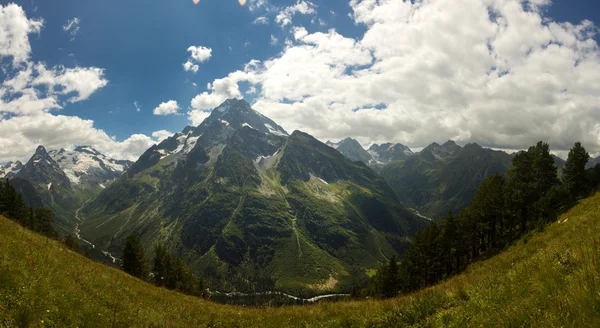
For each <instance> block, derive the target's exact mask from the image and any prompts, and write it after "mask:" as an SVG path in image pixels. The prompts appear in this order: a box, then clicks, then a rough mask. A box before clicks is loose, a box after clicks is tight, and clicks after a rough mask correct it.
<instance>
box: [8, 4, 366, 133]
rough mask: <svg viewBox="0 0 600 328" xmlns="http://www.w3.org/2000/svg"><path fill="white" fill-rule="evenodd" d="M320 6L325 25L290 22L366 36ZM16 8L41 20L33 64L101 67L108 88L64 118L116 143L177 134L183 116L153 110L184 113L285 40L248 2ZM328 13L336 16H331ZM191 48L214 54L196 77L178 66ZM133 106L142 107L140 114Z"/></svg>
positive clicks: (340, 9)
mask: <svg viewBox="0 0 600 328" xmlns="http://www.w3.org/2000/svg"><path fill="white" fill-rule="evenodd" d="M2 2H4V3H7V2H5V1H2ZM2 2H0V3H2ZM330 2H331V1H330ZM317 3H318V5H319V11H318V15H317V17H319V18H320V19H322V20H324V21H325V22H327V25H326V26H321V25H320V24H319V23H318V22H316V21H315V22H314V23H311V20H312V19H313V17H314V16H308V17H299V18H298V19H297V20H295V21H297V22H298V23H299V24H302V25H303V26H306V28H307V29H308V30H309V31H310V32H315V31H326V30H327V29H329V28H332V27H335V28H336V29H338V30H340V32H342V31H343V33H344V35H347V36H353V37H358V36H359V35H360V34H361V33H363V32H364V27H359V26H356V25H354V24H353V23H352V21H351V20H350V18H349V17H348V13H349V12H350V7H349V6H348V4H347V3H344V2H337V1H336V2H335V4H333V2H332V3H330V4H328V3H327V2H323V3H320V2H315V4H317ZM20 4H21V5H22V6H23V8H24V9H25V11H26V12H27V14H28V16H30V17H43V19H44V20H45V26H44V29H43V31H42V32H41V34H40V36H39V37H37V36H34V37H33V38H31V46H32V50H33V51H32V59H34V60H36V61H45V62H46V63H47V64H48V66H54V65H65V66H75V65H79V66H95V67H100V68H103V69H105V76H106V78H107V79H108V80H109V84H108V86H106V87H105V88H103V89H102V90H100V91H98V92H97V93H96V94H94V95H93V96H92V97H90V99H88V100H87V101H85V102H81V103H76V104H72V105H69V106H68V107H66V108H65V109H64V110H63V111H62V113H63V114H65V115H77V116H80V117H83V118H87V119H92V120H94V122H95V126H96V127H98V128H100V129H104V130H106V131H107V132H108V133H109V134H110V135H114V136H116V137H117V138H118V139H125V138H127V137H129V136H130V135H131V134H132V133H144V134H148V135H150V134H151V133H152V132H153V131H156V130H163V129H164V130H168V131H173V132H177V131H181V130H182V129H183V128H184V127H185V126H186V125H187V124H189V121H188V119H187V117H186V116H185V115H173V116H155V115H152V110H153V109H154V108H155V107H157V106H158V105H159V104H160V103H162V102H166V101H168V100H176V101H177V102H178V104H179V105H180V107H182V109H187V108H188V107H189V105H190V100H191V99H192V98H193V97H194V96H195V95H196V94H198V93H199V92H201V91H204V90H205V89H206V84H207V83H209V82H212V81H213V80H214V79H216V78H220V77H223V76H225V75H227V74H228V73H229V72H231V71H235V70H237V69H239V68H241V67H243V66H244V64H246V63H247V62H248V61H250V60H251V59H267V58H270V57H272V56H275V55H276V54H277V53H278V52H279V51H281V49H282V47H283V43H282V42H281V41H280V42H279V43H278V44H276V45H272V44H271V35H274V36H275V37H277V38H279V39H281V40H283V39H284V38H285V37H286V33H284V31H283V30H282V29H281V28H280V27H279V26H278V25H277V24H276V23H275V22H274V21H273V18H274V17H275V15H276V12H272V13H270V14H269V13H267V11H265V10H263V9H256V10H254V11H251V10H249V4H246V5H245V6H240V4H239V3H238V2H237V1H236V0H230V1H215V0H203V1H200V3H199V4H198V5H195V4H194V3H193V2H192V1H191V0H190V1H141V0H133V1H117V0H107V1H80V0H71V1H58V2H55V1H31V2H22V3H20ZM291 4H293V2H291V1H277V2H275V1H273V2H272V5H274V6H281V7H285V6H286V5H291ZM332 5H333V6H332ZM36 8H37V10H35V9H36ZM331 10H333V11H334V12H336V14H335V16H334V15H332V14H331V12H330V11H331ZM259 16H267V17H269V18H270V23H269V24H267V25H259V24H252V23H253V21H254V20H255V19H256V17H259ZM74 17H77V18H79V21H80V23H79V26H80V29H79V31H78V33H77V34H76V35H75V38H74V40H71V35H70V34H69V33H65V31H64V30H63V26H64V25H65V24H66V22H67V21H68V20H69V19H72V18H74ZM191 45H198V46H204V47H209V48H211V49H212V58H211V59H210V61H208V62H207V63H204V64H201V65H200V69H199V71H198V73H196V74H194V73H191V72H185V71H184V70H183V69H182V64H183V63H184V62H186V60H187V58H188V55H189V53H188V52H187V51H186V50H187V48H188V47H189V46H191ZM192 83H196V85H197V86H196V87H194V86H193V85H192ZM250 98H251V97H250ZM249 100H251V99H249ZM134 101H137V102H138V104H139V106H140V107H141V111H140V112H139V113H138V112H137V111H136V108H135V106H134ZM183 112H184V111H182V113H183Z"/></svg>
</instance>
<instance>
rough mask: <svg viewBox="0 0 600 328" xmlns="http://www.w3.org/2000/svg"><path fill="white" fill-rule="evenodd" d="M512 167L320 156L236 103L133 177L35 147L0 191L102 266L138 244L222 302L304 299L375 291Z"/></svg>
mask: <svg viewBox="0 0 600 328" xmlns="http://www.w3.org/2000/svg"><path fill="white" fill-rule="evenodd" d="M513 156H514V154H507V153H505V152H501V151H494V150H491V149H486V148H483V147H480V146H479V145H477V144H468V145H465V146H464V147H461V146H459V145H457V144H456V143H454V142H453V141H448V142H446V143H444V144H442V145H440V144H437V143H432V144H431V145H429V146H427V147H425V148H424V149H423V150H421V151H419V152H413V151H411V150H410V149H409V148H408V147H406V146H404V145H402V144H399V143H396V144H393V143H385V144H382V145H377V144H373V145H371V146H370V147H369V148H368V149H367V150H365V149H364V148H363V147H362V145H361V144H360V143H359V142H358V141H356V140H354V139H352V138H346V139H344V140H342V141H340V142H338V143H332V142H327V144H324V143H322V142H320V141H318V140H317V139H315V138H313V137H312V136H310V135H308V134H306V133H303V132H301V131H294V132H293V133H292V134H288V133H287V131H285V130H284V129H283V128H282V127H281V126H279V125H278V124H277V123H275V122H274V121H272V120H271V119H269V118H267V117H266V116H264V115H262V114H260V113H258V112H257V111H255V110H253V109H252V108H251V106H250V105H249V104H248V103H247V102H246V101H244V100H237V99H229V100H227V101H225V102H224V103H223V104H221V105H220V106H218V107H217V108H215V109H214V110H213V111H212V113H211V114H210V116H209V117H208V118H207V119H206V120H204V121H203V122H202V123H201V124H200V125H199V126H197V127H192V126H188V127H186V128H185V129H183V131H181V132H179V133H176V134H175V135H173V136H171V137H169V138H167V139H165V140H163V141H162V142H160V143H159V144H156V145H153V146H152V147H150V148H149V149H148V150H146V151H145V152H144V153H143V154H142V155H141V156H140V157H139V159H138V160H137V161H136V162H134V163H132V162H129V161H121V160H116V159H112V158H109V157H107V156H105V155H103V154H102V153H100V152H98V151H97V150H95V149H94V148H92V147H89V146H80V147H77V148H75V149H74V150H72V151H70V150H64V149H60V150H50V151H46V149H45V148H44V147H43V146H40V147H38V149H37V150H36V152H35V154H34V155H33V156H32V157H31V159H30V160H29V161H27V163H26V164H24V165H23V164H22V163H20V162H15V163H8V164H6V165H5V166H3V167H0V178H2V177H4V178H9V179H11V180H12V183H13V185H15V186H16V188H17V189H18V190H19V191H20V192H22V193H23V195H24V197H25V200H26V201H27V202H28V204H30V205H31V206H34V207H39V206H47V207H50V208H52V209H53V210H54V212H55V214H56V224H55V225H56V226H57V228H58V229H59V230H61V231H62V232H66V233H73V232H74V231H75V230H76V234H77V236H78V237H81V238H84V239H85V240H86V241H87V242H88V243H90V244H92V245H94V246H95V247H97V248H98V249H100V250H104V251H106V254H110V253H112V254H120V252H121V249H122V247H123V243H124V240H125V238H126V237H127V236H128V235H129V234H135V235H137V236H139V237H141V241H142V243H143V245H144V246H145V247H146V249H147V250H150V249H152V247H153V246H155V245H157V244H162V245H164V246H165V247H166V248H167V249H168V250H169V252H171V253H172V254H174V255H177V256H180V257H182V258H183V259H184V260H185V261H186V263H187V264H188V265H189V266H190V267H191V268H192V269H194V270H195V271H196V272H199V273H201V274H202V275H203V276H204V277H205V278H206V280H207V282H208V283H209V285H211V286H212V287H214V288H218V289H220V290H237V291H255V290H270V289H279V290H286V291H294V292H296V293H299V294H302V293H321V292H325V291H347V290H349V289H350V288H351V285H352V284H353V283H354V282H356V281H357V280H361V279H367V274H368V273H369V272H371V270H372V269H373V268H376V267H378V266H379V265H380V263H382V262H383V261H386V260H387V259H389V258H390V257H391V256H393V255H401V254H402V253H403V252H404V251H405V250H406V248H407V247H408V245H409V244H410V241H411V238H412V236H413V235H414V233H415V232H416V231H418V230H419V229H421V228H423V227H424V226H425V225H426V224H427V223H428V222H429V221H428V219H426V218H427V217H429V218H436V217H438V216H440V215H444V214H446V213H447V212H448V211H449V210H452V211H455V212H457V211H459V210H460V209H461V208H463V207H464V206H466V205H467V203H468V202H469V200H470V199H471V198H472V196H473V194H474V193H475V191H476V190H477V188H478V186H479V185H480V184H481V182H482V181H483V180H484V179H485V178H487V177H489V176H491V175H493V174H506V173H507V171H508V170H509V169H510V167H511V161H512V157H513ZM556 163H557V165H558V166H559V167H562V166H564V161H562V160H561V159H560V158H558V157H556Z"/></svg>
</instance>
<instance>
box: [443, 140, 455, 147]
mask: <svg viewBox="0 0 600 328" xmlns="http://www.w3.org/2000/svg"><path fill="white" fill-rule="evenodd" d="M442 146H456V142H454V141H453V140H448V141H446V142H445V143H444V144H443V145H442Z"/></svg>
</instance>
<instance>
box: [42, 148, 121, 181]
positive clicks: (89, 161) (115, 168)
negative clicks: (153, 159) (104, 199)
mask: <svg viewBox="0 0 600 328" xmlns="http://www.w3.org/2000/svg"><path fill="white" fill-rule="evenodd" d="M49 155H50V157H52V159H53V160H54V161H55V162H56V163H57V164H58V166H59V167H60V168H61V169H62V170H63V172H64V173H65V175H66V176H67V177H68V178H69V180H70V181H71V184H73V185H78V186H81V187H97V186H98V185H100V184H103V183H105V182H107V181H110V180H113V179H115V178H117V177H119V176H120V175H121V174H123V172H124V171H125V170H127V169H128V168H129V166H131V162H129V161H119V160H115V159H112V158H109V157H107V156H106V155H104V154H102V153H101V152H99V151H98V150H96V149H94V148H93V147H91V146H79V147H77V148H75V149H74V150H72V151H66V150H64V149H60V150H51V151H50V152H49Z"/></svg>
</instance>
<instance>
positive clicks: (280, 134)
mask: <svg viewBox="0 0 600 328" xmlns="http://www.w3.org/2000/svg"><path fill="white" fill-rule="evenodd" d="M265 127H266V128H267V129H269V132H271V133H272V134H274V135H276V136H281V137H286V136H287V134H285V133H283V132H282V131H279V130H278V129H275V128H274V127H273V126H272V125H271V124H269V123H265Z"/></svg>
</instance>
